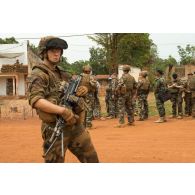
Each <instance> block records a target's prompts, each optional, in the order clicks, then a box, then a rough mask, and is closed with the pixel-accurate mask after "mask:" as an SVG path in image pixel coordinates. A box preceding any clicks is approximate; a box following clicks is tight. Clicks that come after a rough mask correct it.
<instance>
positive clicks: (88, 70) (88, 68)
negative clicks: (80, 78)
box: [83, 65, 92, 73]
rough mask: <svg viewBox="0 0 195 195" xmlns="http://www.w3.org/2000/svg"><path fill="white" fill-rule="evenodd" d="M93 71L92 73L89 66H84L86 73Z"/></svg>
mask: <svg viewBox="0 0 195 195" xmlns="http://www.w3.org/2000/svg"><path fill="white" fill-rule="evenodd" d="M91 71H92V68H91V66H89V65H86V66H83V72H84V73H90V72H91Z"/></svg>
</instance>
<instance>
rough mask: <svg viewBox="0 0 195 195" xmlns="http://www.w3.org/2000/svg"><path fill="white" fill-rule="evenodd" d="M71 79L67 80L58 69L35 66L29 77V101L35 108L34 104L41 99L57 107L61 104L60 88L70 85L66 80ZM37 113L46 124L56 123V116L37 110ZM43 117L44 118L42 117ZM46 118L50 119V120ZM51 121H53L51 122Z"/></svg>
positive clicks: (42, 65) (43, 65)
mask: <svg viewBox="0 0 195 195" xmlns="http://www.w3.org/2000/svg"><path fill="white" fill-rule="evenodd" d="M69 79H70V75H69V77H67V78H65V74H64V72H62V71H61V70H60V69H59V68H58V67H55V68H51V67H48V66H46V65H45V64H40V65H38V66H34V67H33V69H32V73H31V75H30V76H29V77H28V101H29V104H30V105H31V106H32V107H33V108H34V104H35V103H36V102H37V101H38V100H39V99H46V100H48V101H49V102H52V103H54V104H56V105H59V103H60V96H61V93H60V88H61V85H62V84H63V85H65V84H68V82H66V81H65V80H67V81H68V80H69ZM37 113H38V115H39V117H40V118H41V120H43V121H45V122H54V121H55V120H54V118H55V115H54V114H48V116H46V114H45V113H44V112H42V111H40V110H38V109H37ZM42 116H43V117H42ZM45 116H46V117H45ZM46 118H49V119H48V120H47V119H46ZM50 119H51V120H50Z"/></svg>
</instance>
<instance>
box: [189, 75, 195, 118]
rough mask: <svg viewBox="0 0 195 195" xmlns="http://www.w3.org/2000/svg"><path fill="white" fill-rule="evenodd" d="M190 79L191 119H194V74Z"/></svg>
mask: <svg viewBox="0 0 195 195" xmlns="http://www.w3.org/2000/svg"><path fill="white" fill-rule="evenodd" d="M191 79H192V81H191ZM191 79H190V89H191V92H192V117H193V118H195V87H194V80H195V74H194V75H193V76H192V78H191Z"/></svg>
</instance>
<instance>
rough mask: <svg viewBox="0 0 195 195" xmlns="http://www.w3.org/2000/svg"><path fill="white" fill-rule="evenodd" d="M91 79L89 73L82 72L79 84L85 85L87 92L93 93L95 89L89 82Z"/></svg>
mask: <svg viewBox="0 0 195 195" xmlns="http://www.w3.org/2000/svg"><path fill="white" fill-rule="evenodd" d="M91 80H92V77H91V75H90V74H85V73H82V79H81V83H80V86H85V87H87V89H88V93H94V92H95V91H96V89H95V87H92V86H91V84H90V82H91Z"/></svg>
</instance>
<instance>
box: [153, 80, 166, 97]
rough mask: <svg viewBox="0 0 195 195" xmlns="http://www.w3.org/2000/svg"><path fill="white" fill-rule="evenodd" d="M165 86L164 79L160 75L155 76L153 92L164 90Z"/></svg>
mask: <svg viewBox="0 0 195 195" xmlns="http://www.w3.org/2000/svg"><path fill="white" fill-rule="evenodd" d="M166 88H167V86H166V82H165V79H164V78H162V77H159V78H156V79H155V82H154V94H158V93H159V92H160V91H164V90H165V89H166Z"/></svg>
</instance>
